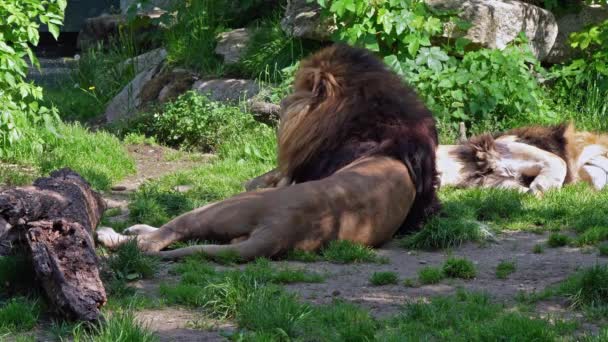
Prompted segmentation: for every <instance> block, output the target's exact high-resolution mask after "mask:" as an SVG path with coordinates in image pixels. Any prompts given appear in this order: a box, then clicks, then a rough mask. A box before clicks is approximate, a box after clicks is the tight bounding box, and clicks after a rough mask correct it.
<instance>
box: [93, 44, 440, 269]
mask: <svg viewBox="0 0 608 342" xmlns="http://www.w3.org/2000/svg"><path fill="white" fill-rule="evenodd" d="M281 117H282V120H281V126H280V129H279V170H280V171H281V173H280V174H277V173H276V172H270V173H268V174H266V175H264V176H262V177H261V179H262V182H266V183H272V184H280V183H281V182H282V180H281V179H287V180H288V182H291V180H293V181H294V182H295V183H296V184H295V185H292V186H288V187H278V188H274V189H265V190H261V191H257V192H247V193H243V194H240V195H237V196H234V197H232V198H229V199H226V200H224V201H221V202H217V203H213V204H210V205H207V206H204V207H202V208H199V209H196V210H193V211H191V212H189V213H186V214H183V215H181V216H179V217H177V218H175V219H174V220H172V221H171V222H169V223H167V224H165V225H164V226H163V227H161V228H159V229H156V228H153V227H149V226H144V227H141V226H139V227H138V226H134V227H131V228H129V229H128V230H127V231H128V232H133V233H142V234H141V235H139V236H138V237H137V241H138V245H139V246H140V247H141V248H142V249H143V250H145V251H148V252H151V253H157V252H159V251H160V250H162V249H163V248H165V247H167V246H168V245H169V244H170V243H172V242H174V241H179V240H185V239H193V238H198V239H201V240H217V241H221V242H224V243H230V242H233V244H228V245H201V246H193V247H188V248H184V249H179V250H175V251H167V252H160V255H161V256H162V257H167V258H176V257H181V256H184V255H188V254H192V253H196V252H203V253H206V254H208V255H211V256H214V255H218V254H219V253H222V252H224V251H228V250H232V251H235V252H236V253H238V255H239V256H240V257H242V258H244V259H251V258H254V257H259V256H267V257H271V256H275V255H279V254H282V253H285V252H287V251H289V250H290V249H301V250H307V251H312V250H316V249H318V248H320V247H322V246H323V245H325V244H326V243H328V242H329V241H331V240H335V239H343V240H349V241H354V242H358V243H362V244H365V245H368V246H377V245H380V244H382V243H384V242H386V241H388V240H389V239H390V238H391V237H392V236H393V235H394V234H395V233H396V232H397V231H398V229H399V228H400V227H401V226H402V225H403V223H404V222H406V218H407V219H408V220H409V221H407V222H412V223H414V224H413V225H411V226H409V227H413V226H415V224H418V223H419V222H420V221H421V219H422V218H423V217H425V216H426V215H428V214H429V213H430V212H431V210H430V209H432V208H433V206H432V205H433V204H434V203H436V197H435V185H436V180H437V179H436V170H435V153H434V152H435V147H436V144H437V134H436V131H435V125H434V120H433V118H432V116H431V115H430V112H428V111H427V110H426V109H425V108H424V106H423V105H422V103H421V102H420V101H418V99H417V98H416V96H415V94H414V93H413V92H412V91H411V90H409V89H408V88H406V87H405V86H404V85H403V83H402V82H401V81H400V79H399V78H398V77H397V76H396V75H394V74H393V73H391V72H390V71H388V70H387V69H386V67H385V66H384V64H383V63H382V61H380V60H379V59H377V58H376V57H374V56H373V55H372V54H371V53H370V52H368V51H365V50H361V49H355V48H351V47H348V46H342V45H339V46H334V47H330V48H327V49H324V50H322V51H320V52H319V53H317V54H315V55H314V56H312V57H311V58H310V59H308V60H306V61H304V62H302V63H301V67H300V70H299V71H298V73H297V75H296V80H295V85H294V93H293V94H292V95H291V96H289V97H287V98H286V99H285V100H284V102H283V110H282V114H281ZM407 222H406V223H407ZM98 239H99V240H100V241H101V242H102V243H103V244H104V245H106V246H108V247H116V246H118V245H120V244H122V243H124V242H125V241H128V240H129V239H131V238H130V237H127V236H123V235H120V234H117V233H115V232H114V231H113V230H111V228H104V229H102V230H100V231H98Z"/></svg>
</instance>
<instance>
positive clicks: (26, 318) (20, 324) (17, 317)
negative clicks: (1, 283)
mask: <svg viewBox="0 0 608 342" xmlns="http://www.w3.org/2000/svg"><path fill="white" fill-rule="evenodd" d="M39 315H40V305H39V304H38V303H37V302H36V301H32V300H29V299H26V298H23V297H14V298H12V299H10V300H9V301H8V302H6V303H2V304H0V334H4V333H7V332H20V331H29V330H31V329H32V328H34V325H35V324H36V322H37V321H38V316H39Z"/></svg>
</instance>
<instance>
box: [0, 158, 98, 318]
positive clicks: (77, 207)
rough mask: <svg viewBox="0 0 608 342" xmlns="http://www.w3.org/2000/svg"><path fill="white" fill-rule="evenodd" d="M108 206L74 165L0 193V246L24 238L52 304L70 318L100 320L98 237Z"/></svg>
mask: <svg viewBox="0 0 608 342" xmlns="http://www.w3.org/2000/svg"><path fill="white" fill-rule="evenodd" d="M104 210H105V203H104V201H103V199H102V198H101V196H100V195H99V194H98V193H96V192H95V191H93V190H92V189H91V187H90V185H89V184H88V183H87V182H86V181H85V180H84V179H83V178H82V177H81V176H80V175H78V174H77V173H75V172H73V171H71V170H69V169H62V170H58V171H55V172H52V173H51V176H50V177H47V178H39V179H37V180H36V181H35V182H34V185H33V186H29V187H17V188H10V189H7V190H4V191H2V192H1V193H0V252H2V249H3V248H4V250H5V252H6V251H8V250H10V248H11V247H12V246H13V245H14V244H15V243H19V241H24V242H22V243H25V244H27V246H28V248H27V250H28V251H29V252H30V253H31V259H32V262H33V265H34V270H33V271H35V273H36V276H37V279H38V281H39V282H40V284H41V286H42V288H43V289H44V290H45V293H46V295H47V297H48V300H49V301H50V302H51V303H52V305H51V307H52V308H54V309H56V310H57V311H58V312H59V313H61V314H63V315H64V316H66V317H67V318H71V319H78V320H85V321H95V320H97V319H98V318H99V315H100V311H99V308H100V307H101V306H102V305H103V304H105V302H106V293H105V289H104V287H103V283H102V282H101V279H100V276H99V268H98V259H97V256H96V254H95V246H94V242H93V241H94V240H93V232H94V230H95V227H96V226H97V224H98V223H99V220H100V219H101V215H102V214H103V212H104ZM3 246H4V247H3ZM24 271H25V270H24Z"/></svg>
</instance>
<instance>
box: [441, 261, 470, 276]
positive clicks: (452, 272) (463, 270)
mask: <svg viewBox="0 0 608 342" xmlns="http://www.w3.org/2000/svg"><path fill="white" fill-rule="evenodd" d="M443 273H444V274H445V276H446V277H450V278H461V279H473V278H475V276H476V275H477V272H476V271H475V265H473V263H472V262H471V261H469V260H467V259H465V258H455V257H450V258H449V259H448V260H446V261H445V263H444V264H443Z"/></svg>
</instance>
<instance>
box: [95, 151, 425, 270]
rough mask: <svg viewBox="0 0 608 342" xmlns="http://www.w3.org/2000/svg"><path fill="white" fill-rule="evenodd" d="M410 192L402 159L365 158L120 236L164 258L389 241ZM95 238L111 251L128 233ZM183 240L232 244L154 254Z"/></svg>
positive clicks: (268, 253)
mask: <svg viewBox="0 0 608 342" xmlns="http://www.w3.org/2000/svg"><path fill="white" fill-rule="evenodd" d="M415 197H416V190H415V186H414V184H413V182H412V179H411V177H410V176H409V172H408V169H407V168H406V167H405V165H403V163H402V162H399V161H397V160H395V159H393V158H389V157H381V156H375V157H366V158H363V159H361V160H358V161H356V162H354V163H352V164H350V165H348V166H346V167H345V168H343V169H341V170H339V171H338V172H336V173H335V174H334V175H332V176H329V177H327V178H324V179H322V180H319V181H310V182H306V183H301V184H296V185H293V186H289V187H283V188H276V189H266V190H261V191H256V192H246V193H243V194H240V195H237V196H234V197H232V198H229V199H226V200H224V201H221V202H217V203H212V204H209V205H206V206H204V207H202V208H199V209H196V210H193V211H191V212H188V213H185V214H183V215H181V216H179V217H177V218H175V219H173V220H172V221H170V222H169V223H167V224H165V225H164V226H162V227H161V228H159V229H156V228H153V227H149V226H148V227H146V226H144V227H138V226H134V227H131V228H129V229H127V233H129V232H131V233H141V234H140V235H138V236H137V242H138V245H139V247H140V248H141V249H142V250H144V251H146V252H148V253H150V254H153V255H158V256H160V257H163V258H168V259H175V258H180V257H183V256H186V255H190V254H193V253H205V254H207V255H209V256H212V257H214V256H220V255H221V254H222V253H225V252H227V251H232V252H235V253H237V255H238V256H239V257H240V258H242V259H244V260H250V259H253V258H256V257H274V256H278V255H281V254H284V253H286V252H288V251H290V250H293V249H297V250H305V251H314V250H317V249H319V248H321V247H322V246H324V245H326V244H327V243H328V242H329V241H332V240H336V239H340V240H349V241H353V242H357V243H361V244H364V245H368V246H378V245H381V244H383V243H385V242H386V241H388V240H390V239H391V238H392V236H393V235H394V234H395V232H396V231H397V229H398V228H399V226H400V224H401V223H402V222H403V220H404V219H405V217H406V216H407V214H408V212H409V210H410V208H411V206H412V203H413V202H414V198H415ZM97 239H98V240H99V241H100V242H101V243H102V244H103V245H105V246H106V247H109V248H115V247H117V246H119V245H121V244H123V243H125V242H126V241H129V240H130V239H133V237H128V236H124V235H120V234H117V233H116V232H114V231H113V230H112V229H111V228H101V229H99V230H98V231H97ZM188 239H199V240H215V241H219V242H223V243H231V244H226V245H200V246H192V247H186V248H181V249H176V250H171V251H165V252H160V251H161V250H162V249H164V248H166V247H167V246H168V245H170V244H171V243H173V242H175V241H184V240H188Z"/></svg>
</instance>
